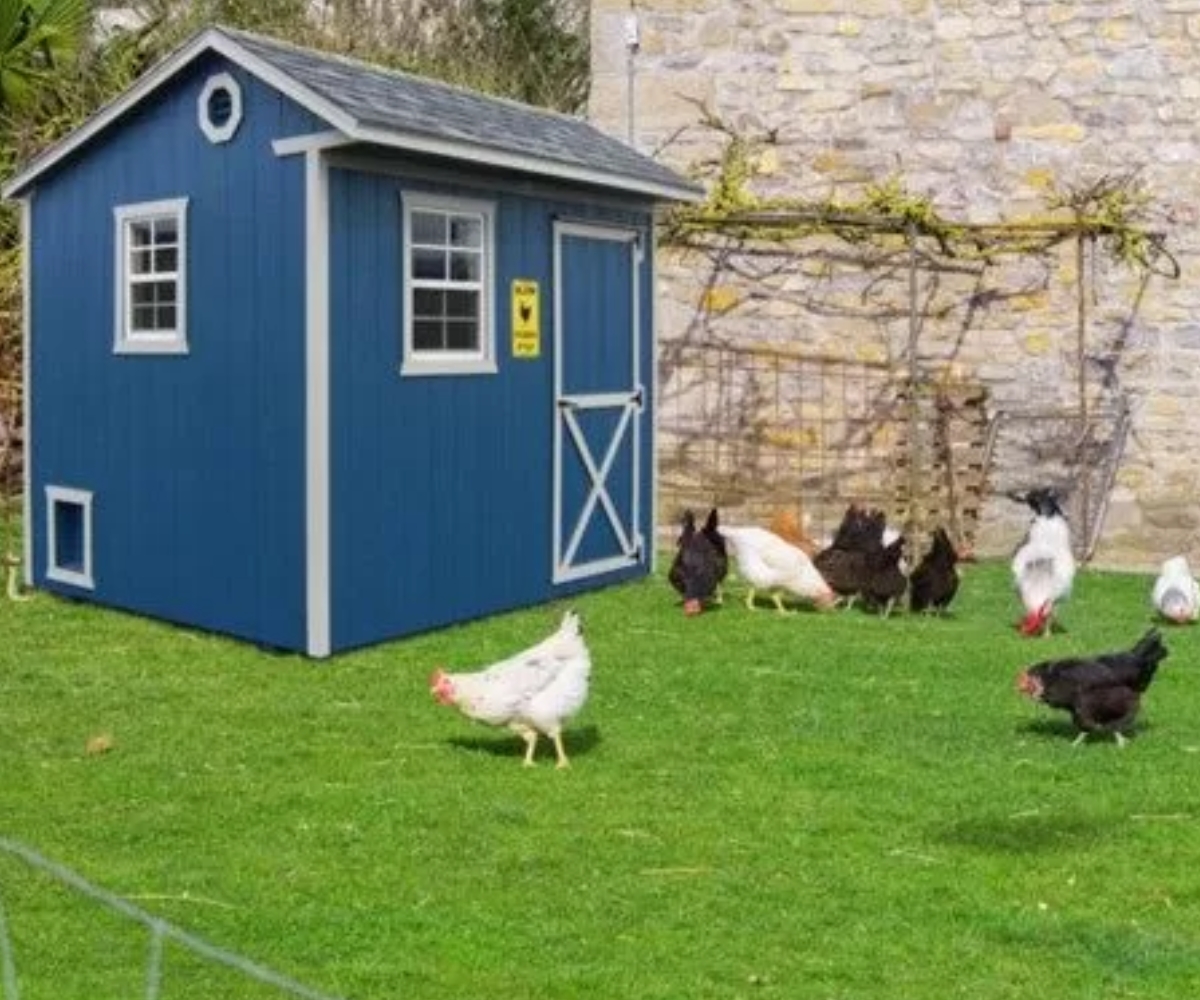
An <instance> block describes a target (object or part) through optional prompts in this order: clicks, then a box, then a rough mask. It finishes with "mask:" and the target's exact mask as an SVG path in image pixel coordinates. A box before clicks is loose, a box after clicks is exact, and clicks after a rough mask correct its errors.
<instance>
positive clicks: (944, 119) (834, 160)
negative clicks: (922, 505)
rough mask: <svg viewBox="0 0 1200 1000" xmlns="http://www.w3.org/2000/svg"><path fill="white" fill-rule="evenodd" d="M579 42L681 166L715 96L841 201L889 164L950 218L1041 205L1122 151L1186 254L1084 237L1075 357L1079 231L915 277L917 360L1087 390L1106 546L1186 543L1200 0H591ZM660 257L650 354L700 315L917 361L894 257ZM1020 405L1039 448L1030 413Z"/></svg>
mask: <svg viewBox="0 0 1200 1000" xmlns="http://www.w3.org/2000/svg"><path fill="white" fill-rule="evenodd" d="M631 14H632V15H635V16H636V18H637V24H638V37H639V41H640V46H639V48H638V49H637V51H636V53H635V54H633V55H631V54H630V50H629V48H628V47H627V45H626V38H627V30H628V19H629V17H630V16H631ZM592 49H593V68H594V82H593V92H592V98H591V107H590V113H591V116H592V118H593V120H594V121H595V122H596V123H597V124H599V125H600V126H601V127H603V128H605V129H607V130H608V131H610V132H612V133H614V134H616V135H620V136H622V137H626V138H629V139H631V141H632V142H633V143H634V144H635V145H636V146H637V147H638V148H639V149H641V150H643V151H644V152H649V153H653V154H654V155H656V156H658V157H660V158H661V159H662V160H664V161H665V162H668V163H670V164H672V165H673V166H675V167H678V168H680V169H682V170H684V171H686V172H692V171H694V170H695V169H696V168H697V167H698V166H699V165H701V164H703V163H704V162H705V161H709V162H711V160H712V158H713V157H714V156H715V155H716V154H717V153H718V152H719V150H720V148H721V142H722V139H721V136H720V135H719V134H717V133H716V132H714V131H713V130H712V129H706V128H703V127H701V125H700V119H701V108H704V109H706V110H707V111H708V112H711V113H712V114H713V115H715V116H716V117H718V118H719V119H721V120H722V121H723V122H725V123H727V124H728V125H730V126H731V127H733V128H734V129H736V130H737V131H738V132H739V133H740V134H744V135H747V136H750V137H768V141H767V142H766V143H765V145H764V146H763V147H762V153H761V155H760V157H759V159H758V174H757V176H756V178H755V180H754V187H755V190H756V191H757V192H759V193H761V194H764V195H772V194H786V195H788V196H791V197H797V198H805V199H813V200H816V199H824V198H828V197H830V196H831V195H838V196H841V197H846V198H850V199H852V198H854V197H856V195H857V194H858V193H859V192H861V190H862V188H863V186H864V185H867V184H872V183H880V182H882V181H884V180H886V179H887V178H888V177H891V176H898V177H900V178H901V179H902V181H903V183H904V185H905V187H906V188H907V189H908V190H910V191H913V192H916V193H920V194H925V195H928V196H929V197H930V198H931V199H932V200H933V202H934V204H935V205H936V207H937V209H938V211H939V212H940V213H941V214H942V215H943V216H945V217H948V218H953V219H959V220H963V221H969V222H975V223H988V222H1004V221H1019V220H1024V219H1030V218H1034V217H1038V218H1044V217H1045V216H1046V212H1047V208H1046V205H1047V196H1048V193H1049V192H1051V191H1052V190H1055V189H1058V190H1063V189H1065V188H1069V187H1078V186H1081V185H1086V184H1088V183H1090V182H1093V181H1095V180H1096V179H1098V178H1100V177H1104V176H1114V175H1124V174H1127V173H1128V172H1130V171H1137V172H1138V176H1139V178H1140V179H1141V182H1142V184H1143V185H1144V188H1145V190H1146V191H1147V193H1148V194H1149V195H1150V196H1151V199H1152V209H1153V213H1154V225H1155V226H1156V228H1159V229H1161V231H1162V232H1164V233H1165V234H1166V239H1167V245H1168V247H1169V248H1170V250H1171V253H1172V254H1173V256H1174V258H1175V259H1176V260H1177V261H1178V263H1179V265H1180V268H1181V276H1180V277H1179V278H1178V279H1171V278H1168V277H1164V276H1160V275H1154V276H1151V277H1149V279H1143V278H1142V277H1141V276H1139V275H1137V274H1135V273H1133V272H1131V271H1130V270H1128V269H1127V268H1125V267H1123V266H1120V265H1117V264H1115V263H1114V262H1112V261H1111V260H1109V259H1108V258H1107V257H1106V256H1105V255H1104V253H1103V251H1102V250H1100V249H1098V248H1089V250H1088V254H1087V256H1086V258H1085V267H1086V269H1087V273H1086V275H1085V277H1086V279H1087V280H1086V281H1085V283H1084V287H1085V288H1086V290H1087V295H1086V297H1085V302H1084V308H1085V310H1086V315H1087V325H1086V331H1087V336H1086V342H1085V344H1084V345H1083V351H1084V353H1085V354H1086V358H1085V360H1083V362H1082V365H1081V363H1080V353H1079V352H1080V344H1079V338H1078V323H1077V317H1078V309H1079V301H1078V288H1079V282H1078V278H1079V275H1078V273H1077V264H1076V256H1075V247H1074V244H1073V243H1071V242H1069V241H1068V242H1067V243H1064V244H1063V245H1062V247H1061V248H1060V249H1059V250H1058V251H1056V252H1055V253H1054V254H1052V255H1051V257H1050V258H1049V259H1048V260H1032V259H1019V258H1018V259H1009V260H1007V261H1003V262H1000V263H998V264H997V265H994V266H989V267H987V268H986V269H984V270H983V271H982V272H980V271H979V270H978V269H972V268H964V269H963V271H962V273H958V274H955V273H952V272H951V273H935V272H926V273H923V274H922V276H921V285H920V298H921V301H922V317H923V318H922V323H921V330H920V339H919V364H920V368H921V370H922V371H923V372H924V373H926V374H927V375H928V376H929V377H935V376H936V374H937V373H939V372H941V373H946V372H951V373H953V375H954V377H955V378H957V379H965V380H967V381H979V382H982V383H983V384H984V385H986V387H987V389H988V393H989V400H990V402H989V405H990V406H991V407H992V408H993V410H994V412H997V413H999V412H1004V413H1005V414H1013V415H1017V416H1020V415H1021V414H1025V413H1033V412H1040V411H1052V412H1058V411H1064V410H1067V409H1070V408H1072V407H1077V406H1078V405H1079V404H1080V399H1081V394H1082V395H1083V396H1084V397H1085V398H1086V405H1087V406H1088V408H1089V410H1091V411H1097V410H1101V409H1103V408H1106V407H1110V406H1111V407H1119V406H1128V408H1129V412H1130V414H1131V428H1132V432H1131V434H1130V436H1129V438H1128V443H1127V446H1126V448H1125V450H1124V453H1123V456H1122V459H1121V463H1120V466H1119V468H1118V470H1117V473H1116V478H1115V481H1114V483H1113V485H1112V488H1111V491H1110V492H1109V493H1108V494H1107V503H1106V505H1105V518H1104V521H1103V532H1102V534H1101V537H1100V541H1099V546H1098V549H1097V552H1096V562H1097V563H1098V564H1103V565H1118V566H1124V567H1129V568H1135V569H1141V570H1146V569H1152V568H1154V567H1156V565H1157V564H1158V562H1160V561H1161V560H1162V559H1163V558H1165V557H1167V556H1169V555H1172V554H1175V553H1177V552H1184V553H1188V554H1189V555H1192V556H1193V560H1194V564H1195V563H1200V559H1197V558H1196V557H1198V556H1200V552H1197V551H1196V550H1197V548H1198V547H1200V488H1198V487H1200V464H1198V463H1197V461H1196V458H1195V457H1194V450H1195V443H1196V441H1197V440H1198V433H1200V407H1198V406H1197V404H1196V403H1194V402H1193V400H1194V399H1195V397H1196V392H1195V386H1196V384H1197V362H1200V285H1197V283H1196V280H1195V277H1196V275H1197V273H1200V238H1198V236H1197V232H1196V223H1197V219H1198V218H1200V170H1197V168H1196V165H1197V164H1200V0H1127V2H1121V0H1114V2H1103V3H1101V2H1080V3H1056V2H1034V0H1024V2H1019V0H957V2H954V0H945V2H936V0H856V2H855V3H853V4H846V3H841V2H837V0H737V2H731V0H637V3H636V4H635V5H634V6H633V7H631V5H630V3H629V0H592ZM1093 250H1094V252H1093ZM659 268H660V270H659V273H660V279H661V280H660V288H659V293H660V309H659V317H660V319H659V325H660V335H661V336H662V338H663V341H664V344H663V346H664V352H667V353H669V352H671V351H672V350H679V349H680V348H681V347H686V344H687V342H688V340H689V339H696V340H698V341H699V340H705V339H709V338H714V337H715V338H718V339H725V340H736V341H738V342H742V343H745V342H759V341H763V342H775V343H783V344H787V345H789V346H790V347H791V348H793V349H795V348H799V349H802V350H811V351H813V352H823V353H827V352H830V351H835V352H841V353H843V354H846V355H847V356H858V357H870V358H883V359H889V360H891V361H893V362H894V363H895V364H896V365H898V366H902V365H907V364H908V363H909V360H910V359H909V357H908V354H907V350H908V343H909V333H910V330H909V322H908V318H907V310H906V305H907V286H906V282H905V280H904V278H903V277H902V276H901V275H891V276H885V277H884V278H882V279H881V277H880V274H879V273H878V272H877V271H872V270H870V269H863V268H862V267H860V266H857V265H855V264H854V263H847V262H845V261H839V260H838V259H837V257H836V255H833V256H832V257H824V258H823V257H821V255H820V254H819V253H818V252H816V250H814V251H813V253H812V256H811V257H809V258H807V259H806V260H805V261H803V262H800V263H798V264H797V265H796V266H795V267H794V268H792V269H791V270H790V271H788V273H787V274H786V275H783V276H780V275H779V274H776V275H775V276H774V277H773V279H772V281H773V283H772V281H769V282H767V283H766V284H765V285H764V284H763V283H762V282H757V284H756V283H755V281H753V280H749V279H747V278H746V276H745V274H744V273H742V274H733V273H729V272H723V273H720V274H713V273H711V269H710V268H708V267H707V265H706V263H705V262H704V261H702V260H699V259H698V258H697V257H696V256H695V255H690V256H687V255H679V254H675V253H669V252H668V253H664V254H662V255H661V257H660V264H659ZM764 289H766V294H764ZM1081 367H1082V371H1083V379H1082V382H1081V379H1080V370H1081ZM1009 426H1010V427H1017V426H1023V427H1024V428H1025V431H1024V432H1023V433H1026V434H1029V435H1031V436H1032V437H1033V438H1034V439H1035V440H1034V442H1033V444H1034V445H1035V446H1036V443H1037V442H1036V438H1037V435H1038V434H1039V433H1040V431H1039V429H1038V423H1037V421H1034V420H1031V421H1027V422H1025V423H1021V421H1019V420H1018V421H1016V422H1014V423H1011V424H1009ZM1020 472H1021V470H1020V469H1019V468H1018V469H1015V470H1009V471H1008V472H1007V473H1006V476H1008V478H1013V477H1014V476H1015V477H1017V478H1019V474H1020ZM1042 473H1045V474H1046V475H1047V476H1049V477H1050V478H1057V479H1059V480H1060V481H1063V480H1069V479H1070V470H1061V469H1060V470H1054V469H1048V470H1039V474H1042ZM1068 484H1069V483H1068ZM995 485H996V488H997V489H1000V488H1001V487H1003V486H1019V485H1022V484H1020V483H1018V482H1016V481H1013V482H1004V483H997V484H995ZM1024 485H1037V484H1036V483H1032V482H1030V483H1026V484H1024ZM697 499H698V502H702V501H703V499H704V498H697ZM1013 508H1014V505H1013V504H1012V503H1011V502H1010V501H1007V500H1004V499H1002V498H997V499H994V500H993V501H991V502H990V503H989V507H988V513H987V516H985V524H984V525H983V526H982V529H981V532H980V535H979V539H978V543H979V546H980V549H981V550H982V551H984V553H985V554H987V553H988V552H989V551H994V552H996V553H998V552H1001V551H1006V550H1007V549H1008V548H1009V547H1011V545H1012V544H1013V542H1014V541H1015V540H1016V537H1017V535H1018V534H1019V531H1020V525H1021V524H1022V523H1023V515H1022V513H1021V511H1020V510H1014V509H1013Z"/></svg>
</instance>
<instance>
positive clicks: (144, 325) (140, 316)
mask: <svg viewBox="0 0 1200 1000" xmlns="http://www.w3.org/2000/svg"><path fill="white" fill-rule="evenodd" d="M129 320H130V322H129V326H130V329H131V330H132V331H133V332H134V333H152V332H153V331H154V306H152V305H150V306H134V307H133V308H132V309H131V310H130V317H129Z"/></svg>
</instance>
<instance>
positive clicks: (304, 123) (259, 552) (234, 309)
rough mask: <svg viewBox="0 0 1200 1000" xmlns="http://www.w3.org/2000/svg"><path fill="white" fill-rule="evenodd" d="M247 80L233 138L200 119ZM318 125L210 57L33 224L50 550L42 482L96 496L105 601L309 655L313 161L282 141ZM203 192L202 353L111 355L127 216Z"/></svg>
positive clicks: (113, 132)
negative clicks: (277, 145)
mask: <svg viewBox="0 0 1200 1000" xmlns="http://www.w3.org/2000/svg"><path fill="white" fill-rule="evenodd" d="M218 70H224V71H227V72H230V73H232V74H233V75H234V76H235V78H236V79H237V80H238V81H239V83H240V84H241V87H242V93H243V102H244V119H243V121H242V124H241V127H240V129H239V131H238V132H237V134H236V136H235V137H234V138H233V140H232V141H231V142H229V143H226V144H223V145H212V144H210V143H209V142H208V141H207V139H206V138H205V137H204V136H203V134H202V133H201V131H200V130H199V127H198V125H197V119H196V101H197V96H198V94H199V92H200V90H201V88H202V87H203V85H204V81H205V80H206V79H207V77H208V76H209V74H210V73H212V72H215V71H218ZM320 127H321V126H320V124H319V123H318V122H317V121H315V120H314V119H312V117H311V116H309V115H307V114H306V113H303V112H301V111H299V110H298V109H296V108H295V107H294V106H293V105H292V104H291V103H290V102H288V101H286V100H285V99H283V98H282V97H280V96H279V95H278V94H277V93H275V92H274V91H272V90H271V89H269V88H266V87H264V86H262V85H260V84H258V83H257V82H256V81H255V80H254V78H252V77H250V76H248V75H247V74H245V73H243V72H241V71H240V70H238V69H236V68H233V67H230V66H228V65H226V64H224V63H223V61H221V60H217V59H215V58H214V59H211V60H204V61H201V62H198V63H197V64H195V65H194V66H192V67H191V68H189V70H188V71H187V72H186V73H185V74H182V75H181V77H180V78H179V79H177V80H176V81H175V82H173V83H172V85H171V86H170V87H168V88H165V89H164V90H163V91H162V92H160V93H159V94H158V95H156V96H155V97H153V98H151V99H148V100H146V101H144V102H143V103H142V104H139V105H138V106H137V108H136V109H135V111H134V112H133V113H132V114H131V115H130V116H129V118H128V120H126V121H125V122H123V123H120V124H118V125H116V126H114V127H113V128H111V129H109V130H107V131H106V132H105V133H104V134H103V136H102V137H101V138H100V139H98V140H97V141H95V142H93V143H92V144H90V145H89V146H86V147H84V149H83V150H82V151H80V153H78V154H76V156H75V157H74V158H73V159H72V160H71V161H70V162H68V163H67V164H66V165H64V166H63V167H62V168H61V169H58V170H56V171H55V172H53V173H52V174H51V175H49V176H47V177H46V178H45V179H44V180H43V181H41V182H39V185H38V188H37V190H36V192H35V195H34V202H33V214H32V253H33V258H32V265H33V266H32V275H33V280H32V316H33V336H32V350H31V359H30V360H31V365H32V383H33V385H32V414H33V432H34V440H33V462H32V474H33V484H34V489H33V497H32V500H33V516H34V523H33V540H34V557H35V566H34V570H35V579H36V581H37V583H38V584H39V585H41V586H44V587H47V588H49V589H53V590H60V591H62V592H72V591H71V588H69V587H64V586H62V585H60V584H56V583H53V582H50V581H47V580H46V579H45V575H44V574H45V563H46V541H47V540H46V532H45V511H44V509H43V507H44V485H45V484H48V483H50V484H60V485H65V486H73V487H78V488H81V489H87V490H91V491H93V494H94V500H93V504H94V508H93V519H94V530H95V548H94V558H95V579H96V588H95V591H94V592H93V593H91V594H90V595H87V594H85V595H83V596H90V597H91V598H93V599H95V600H97V601H100V602H101V603H106V604H110V605H114V606H117V607H122V608H126V609H130V610H134V611H137V612H141V613H145V614H148V615H153V616H158V617H162V618H165V619H169V620H172V621H178V622H184V623H187V624H190V625H196V626H200V627H203V628H211V629H214V630H218V631H222V632H228V633H231V634H234V635H238V636H243V637H246V638H250V639H253V640H255V641H259V642H263V643H267V644H271V645H279V646H285V647H293V648H303V645H304V639H305V621H304V614H305V608H304V566H305V563H304V536H305V526H304V475H303V471H304V430H303V429H304V399H303V391H304V311H303V303H304V294H303V287H304V257H303V246H304V200H303V199H304V174H303V170H304V166H303V161H302V159H301V158H297V157H292V158H278V157H276V156H275V155H274V153H273V151H272V149H271V141H272V140H273V139H275V138H278V137H283V136H290V135H295V134H302V133H306V132H310V131H314V130H316V129H318V128H320ZM178 197H187V198H188V199H189V206H188V262H187V263H188V342H189V345H190V353H189V354H187V355H186V356H183V357H174V356H129V355H116V354H114V353H113V295H114V274H113V253H114V251H113V245H114V232H113V227H114V223H113V214H112V211H113V207H114V206H116V205H121V204H130V203H137V202H144V201H153V200H158V199H164V198H178Z"/></svg>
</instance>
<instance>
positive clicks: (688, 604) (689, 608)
mask: <svg viewBox="0 0 1200 1000" xmlns="http://www.w3.org/2000/svg"><path fill="white" fill-rule="evenodd" d="M703 610H704V608H703V606H702V605H701V603H700V602H699V601H698V600H697V599H696V598H694V597H693V598H692V599H691V600H688V601H684V602H683V613H684V614H685V615H687V616H688V617H689V618H694V617H695V616H696V615H698V614H700V612H701V611H703Z"/></svg>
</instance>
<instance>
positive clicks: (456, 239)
mask: <svg viewBox="0 0 1200 1000" xmlns="http://www.w3.org/2000/svg"><path fill="white" fill-rule="evenodd" d="M450 245H451V246H453V247H481V246H483V221H482V220H481V219H479V218H478V217H474V216H466V215H456V216H454V217H453V218H451V219H450Z"/></svg>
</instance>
